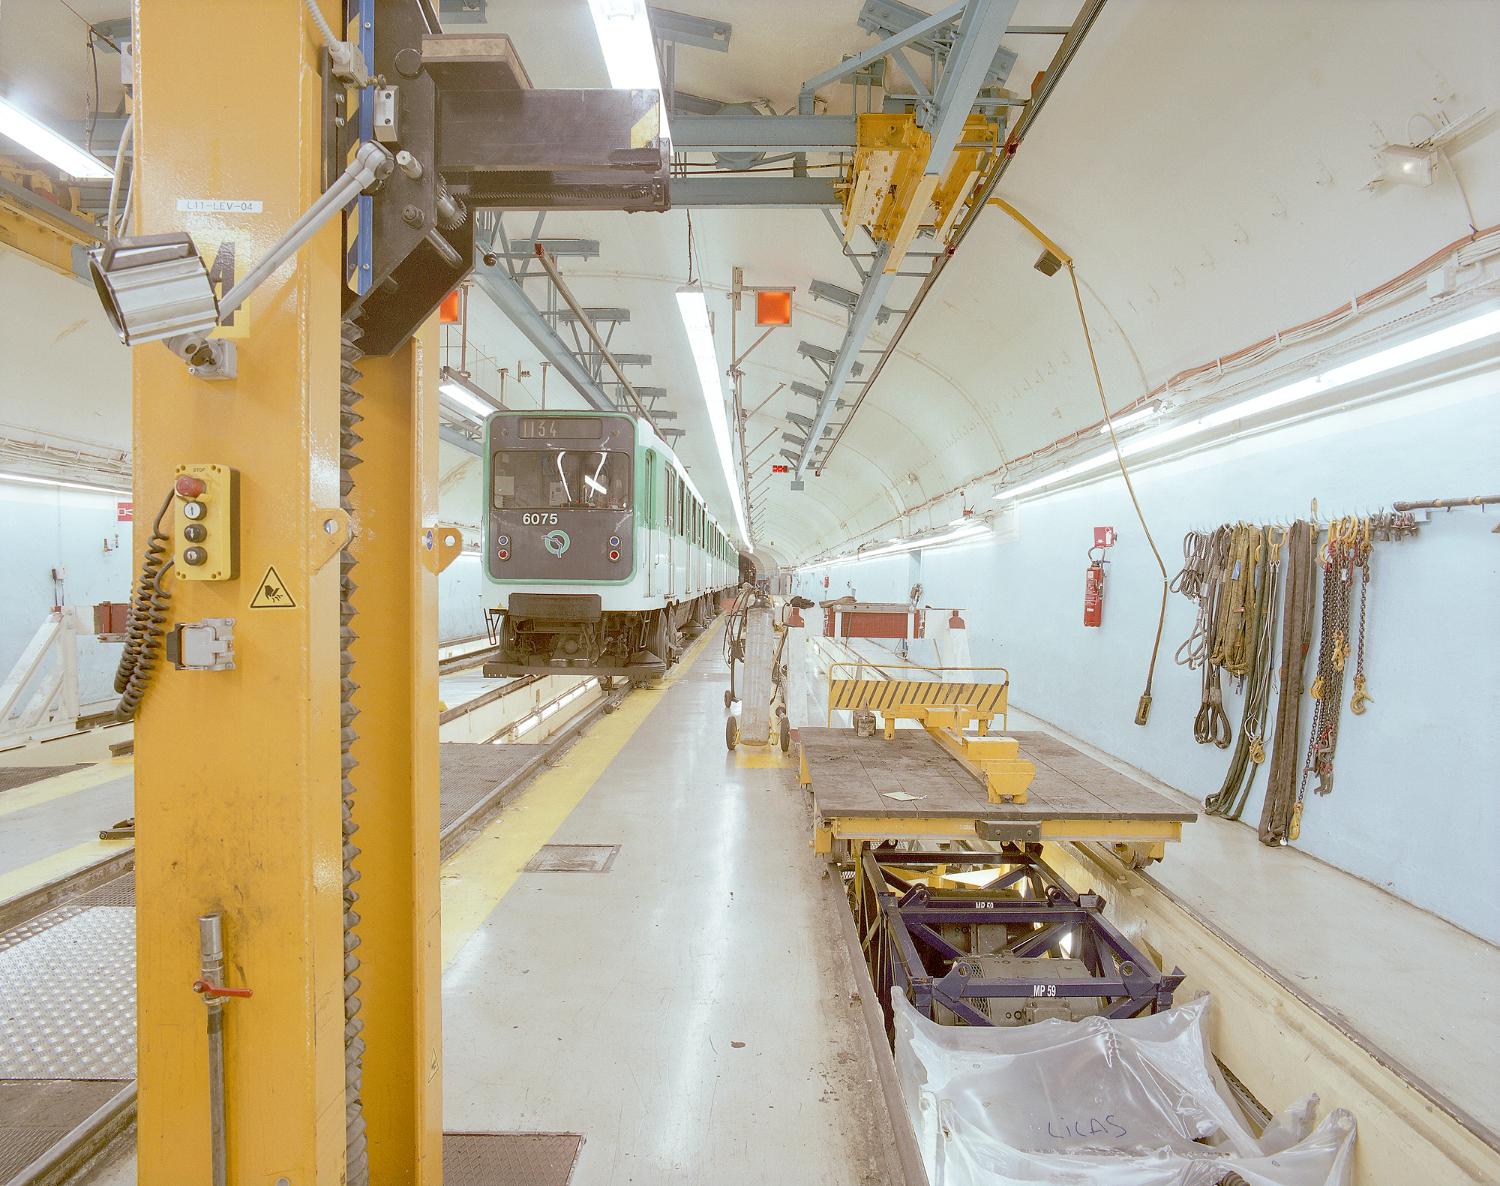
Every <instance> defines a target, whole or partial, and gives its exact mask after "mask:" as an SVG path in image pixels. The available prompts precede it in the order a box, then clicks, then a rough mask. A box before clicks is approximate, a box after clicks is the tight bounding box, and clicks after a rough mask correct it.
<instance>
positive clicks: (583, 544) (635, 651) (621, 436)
mask: <svg viewBox="0 0 1500 1186" xmlns="http://www.w3.org/2000/svg"><path fill="white" fill-rule="evenodd" d="M484 455H485V489H486V490H487V491H488V496H487V497H488V503H489V505H488V507H487V509H486V513H485V516H484V555H485V572H486V576H487V577H488V579H489V581H490V582H491V584H492V586H493V592H494V593H495V594H496V596H497V598H498V605H496V606H495V607H494V609H492V610H491V618H492V622H493V623H494V627H493V629H494V634H495V640H496V642H497V643H498V644H499V646H500V648H501V651H500V657H499V659H498V660H497V661H494V662H490V663H486V664H485V670H486V672H489V673H492V674H498V675H526V674H535V673H544V674H545V673H553V674H556V673H558V672H559V671H578V672H581V673H587V674H594V675H603V676H614V675H623V676H630V677H635V678H644V677H649V676H652V675H659V674H661V673H662V672H664V671H665V670H666V669H667V667H668V666H670V665H671V664H672V663H673V662H674V661H675V659H676V656H677V653H678V645H677V638H678V634H679V632H680V631H681V630H682V629H683V628H684V627H687V626H689V625H691V624H697V625H699V626H701V625H704V624H706V623H707V622H708V621H710V620H711V619H712V617H713V616H714V614H715V613H717V610H718V602H719V595H720V594H721V593H722V592H723V591H724V590H726V589H732V588H733V587H734V586H735V585H737V584H738V582H739V553H738V550H737V549H736V547H735V546H734V544H733V542H732V541H731V540H730V538H729V535H728V533H727V532H725V531H724V530H723V528H721V527H720V526H719V524H718V521H717V520H715V518H714V517H713V516H712V515H711V514H709V513H708V510H707V508H706V507H705V506H704V505H703V498H702V496H701V495H699V493H698V491H697V489H696V488H695V487H694V486H693V483H692V479H690V478H689V477H688V475H687V471H686V470H685V469H683V467H682V465H681V463H680V462H679V461H678V460H677V457H676V455H675V454H674V453H673V452H672V450H671V449H670V448H668V447H667V445H666V443H665V442H664V441H662V439H661V438H660V437H659V436H657V434H656V433H655V431H654V430H653V429H652V427H651V425H650V423H648V422H647V421H646V420H645V419H643V418H641V417H637V416H630V415H626V414H624V413H613V412H497V413H495V414H494V415H492V416H491V417H490V418H489V419H488V421H487V422H486V425H485V454H484Z"/></svg>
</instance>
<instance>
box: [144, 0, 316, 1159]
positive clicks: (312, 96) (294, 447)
mask: <svg viewBox="0 0 1500 1186" xmlns="http://www.w3.org/2000/svg"><path fill="white" fill-rule="evenodd" d="M133 15H134V38H133V40H134V44H135V64H136V71H137V74H136V88H137V91H136V94H137V100H138V105H137V107H136V121H137V123H136V152H137V159H138V160H139V161H140V176H139V179H138V181H137V183H136V200H137V218H136V230H137V231H138V232H145V233H149V232H160V231H166V230H173V229H184V230H188V231H190V232H192V233H193V234H194V236H195V237H196V238H197V240H198V244H199V246H200V248H203V247H205V246H206V245H207V244H208V243H210V242H211V241H213V240H214V239H216V238H217V239H218V240H219V241H220V242H223V241H226V240H232V241H233V243H234V244H235V251H236V255H237V260H236V265H237V268H238V271H239V274H241V275H243V272H244V270H245V268H246V267H247V266H248V265H250V264H252V263H253V262H254V261H255V260H256V259H258V258H259V257H260V255H261V254H262V253H264V252H265V251H266V250H267V249H268V248H269V247H270V246H271V245H272V244H273V243H274V242H275V241H276V239H277V238H278V237H279V235H280V234H281V233H282V232H283V231H284V230H285V229H286V228H287V227H288V226H289V225H290V224H291V223H292V222H293V221H294V220H295V219H296V218H297V217H298V215H299V214H300V213H301V212H302V211H303V210H305V209H306V208H307V206H308V205H309V204H310V203H311V202H312V201H313V199H314V198H315V197H316V196H317V195H318V194H319V193H320V192H321V190H322V187H323V184H324V178H323V158H322V153H321V138H320V133H321V122H322V119H323V115H324V113H323V103H322V94H321V88H320V84H319V70H318V62H317V53H318V47H317V38H316V36H315V35H314V34H313V32H312V30H311V28H310V26H309V24H308V21H307V15H306V12H305V10H304V8H303V5H302V3H301V2H300V0H224V2H222V3H217V4H204V3H202V2H201V0H151V2H150V3H144V2H138V3H136V4H135V5H134V14H133ZM192 199H234V200H238V201H251V202H257V203H260V208H259V209H258V210H256V211H254V212H251V211H250V210H248V209H242V210H241V212H237V213H229V212H214V211H212V210H209V211H205V212H197V213H185V212H184V210H183V209H182V208H180V207H179V202H180V201H184V200H192ZM341 269H342V260H341V247H340V233H339V228H338V226H337V223H336V222H335V223H334V224H332V225H329V226H327V227H325V228H324V229H323V230H322V231H320V232H319V233H318V234H317V235H316V236H314V238H313V239H312V240H311V241H310V242H309V243H307V244H306V245H305V246H304V247H303V248H302V249H301V251H300V252H298V254H297V255H296V257H295V258H294V260H293V261H291V262H288V263H287V264H285V265H283V266H282V267H281V268H280V269H279V270H278V271H277V272H276V273H275V274H274V275H273V276H272V277H271V278H270V279H269V280H268V281H267V282H266V284H265V285H264V286H263V287H262V288H261V289H260V290H259V291H257V292H256V293H255V295H254V296H253V298H252V300H251V305H250V307H249V309H248V311H246V310H242V313H247V316H243V317H241V318H239V319H238V321H239V326H238V328H239V329H240V330H241V331H243V330H244V329H245V328H246V327H247V323H248V329H249V334H248V336H247V337H244V338H243V339H242V340H241V341H240V343H239V347H240V357H239V378H238V379H237V380H233V381H228V382H220V383H206V382H203V381H201V380H198V379H195V378H192V377H191V376H190V375H189V374H188V373H187V369H186V367H185V366H184V365H183V363H182V362H181V361H180V360H179V359H177V358H176V357H174V356H173V355H172V354H171V353H170V352H169V351H168V350H166V349H165V348H163V347H162V346H161V345H159V344H151V345H146V346H142V347H139V348H138V349H137V350H136V351H135V355H134V366H135V382H134V389H135V403H134V448H135V452H134V469H135V499H136V502H137V504H138V505H139V506H140V507H141V508H142V512H141V515H140V516H139V517H138V519H137V526H136V544H137V547H138V548H139V547H140V546H141V545H143V544H144V542H145V537H146V533H147V530H148V529H149V526H150V522H149V521H150V518H151V515H152V514H153V513H154V511H155V508H156V507H157V506H158V505H159V504H160V503H161V501H162V499H163V497H164V495H165V494H166V492H167V489H168V485H169V483H170V481H171V478H172V474H173V470H174V467H175V466H177V465H178V464H180V463H189V462H191V463H215V464H222V465H227V466H232V467H235V468H236V469H237V470H238V471H239V475H240V494H239V498H240V515H239V523H240V526H239V530H240V549H239V574H238V577H237V578H236V579H233V580H227V581H220V582H191V583H187V582H173V581H172V580H171V579H170V577H169V578H168V580H167V588H169V589H170V590H171V591H172V594H173V596H172V600H171V608H170V610H169V614H168V616H169V619H170V620H171V621H176V622H181V621H190V620H196V619H200V618H205V617H223V618H233V619H234V620H235V626H234V636H235V651H236V667H235V669H234V670H232V671H216V672H189V671H176V670H173V669H172V668H171V666H170V665H164V666H163V667H162V669H160V670H158V671H157V673H156V676H155V680H154V683H153V684H152V685H151V687H150V688H149V689H148V690H147V692H146V695H145V700H144V703H143V704H142V706H141V709H140V713H139V718H138V721H137V725H136V734H135V736H136V781H135V794H136V821H137V831H138V844H137V850H136V885H137V895H138V897H137V900H138V903H139V906H138V912H137V994H138V1006H137V1009H138V1012H137V1017H138V1026H139V1062H138V1070H139V1092H140V1095H139V1110H138V1126H139V1135H138V1154H137V1156H138V1179H139V1181H141V1182H142V1183H150V1184H151V1186H166V1184H168V1183H172V1184H176V1183H191V1182H207V1181H209V1180H210V1170H209V1160H210V1108H209V1092H208V1061H207V1059H208V1054H207V1042H206V1037H205V1019H204V1012H205V1010H204V1007H203V1005H202V1003H201V1002H200V1001H199V999H198V998H197V997H196V996H195V995H194V993H193V992H192V990H191V987H190V986H191V985H192V983H193V981H194V978H195V976H196V974H197V970H198V966H199V958H198V956H199V952H198V931H197V922H196V920H197V918H198V916H199V915H203V914H208V913H212V912H218V913H220V914H221V915H222V919H223V929H224V949H225V973H224V974H225V978H226V979H227V980H228V981H229V983H230V984H231V985H235V986H249V987H250V988H252V989H253V990H254V996H253V997H252V998H250V999H248V1000H239V1001H233V1002H231V1003H229V1004H228V1005H227V1007H226V1008H225V1010H224V1013H225V1019H226V1020H225V1023H224V1027H225V1052H224V1063H225V1082H226V1089H225V1092H226V1099H227V1104H226V1114H227V1116H226V1118H227V1134H228V1167H229V1174H228V1177H229V1180H230V1181H232V1182H243V1183H264V1184H266V1186H271V1184H273V1183H277V1182H287V1183H291V1184H292V1186H336V1184H337V1183H339V1182H340V1181H341V1179H342V1175H343V1171H344V1146H345V1116H344V1065H343V1064H344V1054H343V1047H344V1043H343V1029H344V1015H343V1014H344V1004H343V991H342V982H343V940H342V933H341V917H342V897H341V885H340V849H341V836H340V793H339V784H340V771H339V766H340V761H339V743H340V742H339V731H340V722H339V611H338V604H339V565H338V561H337V544H338V542H339V541H338V538H337V533H335V536H334V537H330V535H329V534H328V533H327V532H325V530H324V525H325V524H326V523H330V522H332V523H334V524H335V527H336V528H337V525H338V522H339V520H338V518H337V514H336V508H337V507H338V504H339V413H338V403H339V321H340V283H341ZM331 509H335V513H334V514H332V515H331V514H330V513H329V511H330V510H331ZM330 540H331V543H330ZM272 567H274V568H275V570H276V573H277V575H278V577H279V587H280V588H281V589H282V590H283V591H284V593H285V599H284V600H283V599H282V598H281V597H280V596H277V597H274V598H270V599H269V600H266V599H263V600H262V604H266V605H267V606H268V608H264V609H260V608H251V605H252V601H254V600H255V592H256V590H257V588H258V587H259V586H260V585H261V584H262V583H263V582H262V574H264V573H267V572H268V570H269V569H270V568H272Z"/></svg>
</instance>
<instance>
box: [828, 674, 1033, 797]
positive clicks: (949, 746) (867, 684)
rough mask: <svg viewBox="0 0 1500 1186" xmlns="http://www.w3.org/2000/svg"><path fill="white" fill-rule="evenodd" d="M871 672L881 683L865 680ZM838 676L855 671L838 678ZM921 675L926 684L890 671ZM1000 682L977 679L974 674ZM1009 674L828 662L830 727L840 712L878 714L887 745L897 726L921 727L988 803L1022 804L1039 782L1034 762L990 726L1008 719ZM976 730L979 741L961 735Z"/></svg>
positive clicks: (1012, 740) (875, 680) (1011, 739)
mask: <svg viewBox="0 0 1500 1186" xmlns="http://www.w3.org/2000/svg"><path fill="white" fill-rule="evenodd" d="M867 667H871V668H873V669H874V670H877V671H879V672H880V673H881V674H882V675H883V676H884V677H885V678H882V679H864V678H862V673H863V671H864V669H865V668H867ZM840 671H852V672H854V673H855V674H854V677H853V678H840V677H839V675H838V674H837V673H838V672H840ZM903 671H911V672H916V671H920V672H922V673H923V674H924V675H927V676H929V677H932V676H936V677H939V678H927V679H902V678H900V677H899V675H897V676H890V675H888V674H886V673H889V672H898V673H899V672H903ZM979 673H982V674H985V675H988V676H994V675H996V674H998V675H1000V676H1002V677H1003V678H1001V679H998V680H995V679H987V680H982V681H976V680H974V679H972V678H971V679H963V678H949V679H945V678H942V677H943V676H950V677H961V676H964V675H968V676H973V675H975V674H979ZM1009 693H1010V672H1009V671H1007V670H1006V669H1005V668H1003V667H918V666H916V665H915V664H907V663H889V664H887V663H880V664H866V663H847V662H845V663H833V664H830V665H829V668H828V723H829V724H830V725H831V724H832V723H833V714H834V713H835V712H841V711H853V712H859V711H871V712H878V713H880V715H881V717H882V719H883V721H884V729H883V732H884V734H885V737H886V738H887V739H890V738H893V737H895V735H896V722H897V721H898V720H911V721H916V722H918V723H919V724H920V725H921V726H922V728H924V729H925V730H926V731H927V734H928V736H929V737H931V738H932V739H933V740H934V741H936V742H937V743H938V744H939V745H941V746H942V747H943V748H944V749H946V750H947V751H948V752H949V753H951V754H952V755H953V756H954V757H955V758H957V759H958V760H959V761H960V762H962V763H963V764H964V765H965V766H967V767H968V768H969V770H970V771H972V772H973V773H974V774H975V775H976V776H977V777H979V778H980V779H982V780H983V781H984V783H985V786H986V788H987V790H988V793H989V797H990V802H992V803H1025V802H1026V789H1027V788H1028V787H1029V786H1030V785H1031V780H1032V779H1034V778H1035V777H1036V764H1035V763H1034V762H1032V761H1030V760H1029V759H1027V758H1023V757H1021V745H1020V743H1019V742H1018V741H1016V740H1015V739H1013V738H1010V737H989V736H986V735H987V734H988V732H989V726H990V722H991V721H993V720H994V718H995V717H997V716H998V717H1000V718H1001V720H1002V722H1004V721H1006V719H1007V709H1008V697H1009ZM970 724H974V725H975V726H976V727H977V729H978V731H979V736H978V737H969V736H967V735H966V733H965V730H966V729H967V728H968V726H969V725H970Z"/></svg>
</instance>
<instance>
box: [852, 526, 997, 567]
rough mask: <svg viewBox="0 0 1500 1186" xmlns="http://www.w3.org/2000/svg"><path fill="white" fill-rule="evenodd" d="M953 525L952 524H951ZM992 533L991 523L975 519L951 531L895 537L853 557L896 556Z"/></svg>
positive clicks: (863, 558)
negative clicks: (906, 537)
mask: <svg viewBox="0 0 1500 1186" xmlns="http://www.w3.org/2000/svg"><path fill="white" fill-rule="evenodd" d="M949 526H950V527H952V524H949ZM989 533H990V529H989V525H988V524H986V523H985V522H984V521H983V520H973V521H971V522H969V523H966V524H964V525H962V526H960V527H954V528H953V530H951V531H943V532H939V533H938V534H936V535H925V536H914V537H912V538H911V539H894V540H890V541H889V542H887V543H885V544H882V545H881V546H880V547H878V548H871V549H869V550H867V551H863V552H857V553H856V554H855V555H854V556H853V557H852V559H855V560H869V559H872V558H874V557H876V556H894V555H897V554H898V553H901V552H917V551H921V550H922V549H924V548H937V547H942V546H943V545H945V544H958V543H964V542H966V541H968V540H976V539H979V538H980V537H982V536H986V535H988V534H989Z"/></svg>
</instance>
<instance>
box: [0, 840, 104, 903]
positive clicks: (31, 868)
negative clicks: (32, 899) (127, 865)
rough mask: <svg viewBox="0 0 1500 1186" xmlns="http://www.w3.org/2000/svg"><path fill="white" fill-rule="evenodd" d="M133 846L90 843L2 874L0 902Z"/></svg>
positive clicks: (0, 876)
mask: <svg viewBox="0 0 1500 1186" xmlns="http://www.w3.org/2000/svg"><path fill="white" fill-rule="evenodd" d="M133 843H134V841H132V840H87V841H85V842H84V843H82V844H75V845H74V846H73V847H72V848H65V849H63V850H62V851H61V852H55V853H53V854H52V855H51V856H49V857H43V858H42V859H41V860H39V861H32V862H31V864H29V865H22V866H21V867H20V868H19V869H12V870H11V871H10V872H9V873H0V902H7V901H9V900H10V899H11V898H14V897H16V896H17V895H19V894H24V893H28V892H30V891H31V890H34V889H36V888H37V887H38V886H41V885H46V884H47V882H49V881H55V880H57V878H59V877H65V876H67V875H68V874H69V873H72V872H75V871H76V870H78V869H82V868H83V867H84V866H85V865H92V864H93V863H94V862H95V861H102V860H104V858H105V857H112V856H114V855H115V853H117V852H122V851H124V850H125V849H128V848H129V847H130V846H131V845H132V844H133Z"/></svg>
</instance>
